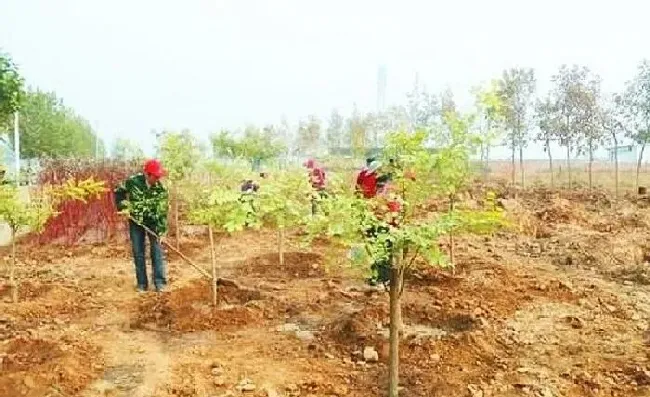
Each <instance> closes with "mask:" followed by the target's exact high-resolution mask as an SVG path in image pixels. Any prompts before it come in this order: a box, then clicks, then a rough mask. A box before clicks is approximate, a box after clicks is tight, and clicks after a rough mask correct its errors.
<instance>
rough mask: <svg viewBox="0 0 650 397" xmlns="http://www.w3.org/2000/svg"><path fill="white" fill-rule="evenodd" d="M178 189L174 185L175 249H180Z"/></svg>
mask: <svg viewBox="0 0 650 397" xmlns="http://www.w3.org/2000/svg"><path fill="white" fill-rule="evenodd" d="M178 218H179V216H178V187H177V186H176V184H174V227H175V229H176V230H175V232H176V248H178V249H180V248H181V226H180V224H179V222H178Z"/></svg>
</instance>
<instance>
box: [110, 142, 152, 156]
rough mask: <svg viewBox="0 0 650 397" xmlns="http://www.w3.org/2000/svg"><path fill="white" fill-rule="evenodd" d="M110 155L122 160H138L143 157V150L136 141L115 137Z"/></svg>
mask: <svg viewBox="0 0 650 397" xmlns="http://www.w3.org/2000/svg"><path fill="white" fill-rule="evenodd" d="M111 157H112V158H114V159H115V160H122V161H128V160H140V159H143V158H144V151H143V150H142V148H141V147H140V146H139V145H138V144H137V143H135V142H133V141H132V140H130V139H128V138H117V139H116V140H115V143H114V145H113V151H112V154H111Z"/></svg>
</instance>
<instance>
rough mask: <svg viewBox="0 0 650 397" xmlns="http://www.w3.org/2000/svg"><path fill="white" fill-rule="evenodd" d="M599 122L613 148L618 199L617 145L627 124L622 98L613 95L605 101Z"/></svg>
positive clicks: (625, 131)
mask: <svg viewBox="0 0 650 397" xmlns="http://www.w3.org/2000/svg"><path fill="white" fill-rule="evenodd" d="M600 121H601V124H602V128H603V130H604V131H605V132H606V133H608V134H609V140H610V142H611V144H612V146H613V148H612V152H613V153H612V154H613V156H614V185H615V191H616V197H619V165H618V144H619V142H620V137H621V135H622V134H626V133H627V124H626V120H625V104H624V102H623V97H622V96H621V95H619V94H614V95H612V96H611V98H609V99H608V100H607V101H605V102H604V103H603V105H602V107H601V117H600Z"/></svg>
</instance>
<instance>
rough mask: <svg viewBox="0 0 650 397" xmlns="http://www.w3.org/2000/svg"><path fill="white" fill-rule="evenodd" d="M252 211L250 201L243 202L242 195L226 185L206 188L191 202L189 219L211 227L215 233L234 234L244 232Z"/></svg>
mask: <svg viewBox="0 0 650 397" xmlns="http://www.w3.org/2000/svg"><path fill="white" fill-rule="evenodd" d="M251 211H252V203H251V202H250V201H246V200H241V194H240V193H239V192H238V191H237V190H234V189H232V188H229V187H228V186H224V185H217V186H214V187H211V188H204V189H202V190H200V191H199V192H198V195H197V196H195V197H194V200H192V201H190V212H189V219H190V221H191V222H193V223H196V224H199V225H207V226H211V227H212V228H213V229H214V230H215V231H224V232H227V233H234V232H238V231H242V230H244V228H245V227H246V223H247V221H249V220H252V219H250V218H249V214H250V213H251Z"/></svg>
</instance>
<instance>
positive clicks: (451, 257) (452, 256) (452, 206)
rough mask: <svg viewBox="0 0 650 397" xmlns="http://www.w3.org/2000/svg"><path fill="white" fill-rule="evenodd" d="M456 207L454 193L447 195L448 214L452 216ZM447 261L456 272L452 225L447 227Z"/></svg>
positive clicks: (453, 272)
mask: <svg viewBox="0 0 650 397" xmlns="http://www.w3.org/2000/svg"><path fill="white" fill-rule="evenodd" d="M455 209H456V200H455V197H454V195H451V196H450V197H449V215H450V216H453V215H454V211H455ZM449 261H450V262H451V271H452V274H454V275H455V274H456V267H455V263H456V241H455V240H454V227H453V226H452V227H451V228H450V229H449Z"/></svg>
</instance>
